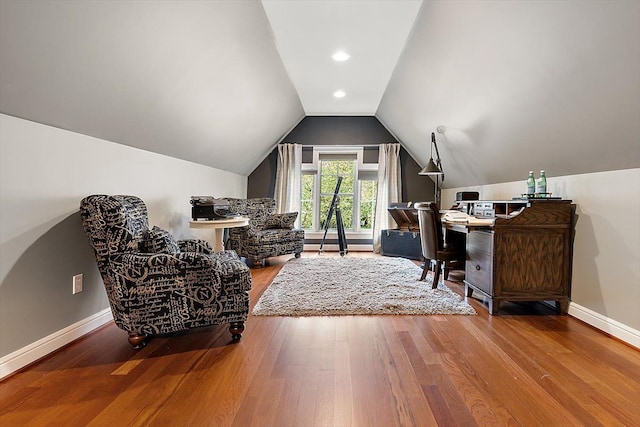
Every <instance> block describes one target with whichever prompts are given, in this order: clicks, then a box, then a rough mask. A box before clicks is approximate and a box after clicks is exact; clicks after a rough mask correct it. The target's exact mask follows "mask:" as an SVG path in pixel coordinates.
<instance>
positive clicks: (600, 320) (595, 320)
mask: <svg viewBox="0 0 640 427" xmlns="http://www.w3.org/2000/svg"><path fill="white" fill-rule="evenodd" d="M318 246H319V245H318ZM331 249H335V250H337V249H338V248H337V247H336V248H327V250H328V251H329V250H331ZM351 249H352V250H364V249H356V248H351ZM569 315H570V316H573V317H575V318H576V319H579V320H582V321H583V322H585V323H587V324H589V325H591V326H593V327H594V328H596V329H599V330H601V331H603V332H605V333H608V334H609V335H612V336H614V337H616V338H618V339H619V340H621V341H624V342H626V343H627V344H629V345H632V346H634V347H636V348H640V331H638V330H636V329H633V328H630V327H629V326H627V325H624V324H622V323H620V322H617V321H615V320H613V319H610V318H608V317H606V316H603V315H602V314H600V313H596V312H595V311H593V310H590V309H588V308H586V307H582V306H581V305H578V304H576V303H573V302H572V303H570V304H569ZM112 320H113V316H112V314H111V309H109V308H106V309H104V310H102V311H100V312H98V313H96V314H94V315H93V316H89V317H87V318H86V319H83V320H81V321H79V322H76V323H74V324H73V325H69V326H67V327H66V328H64V329H62V330H60V331H57V332H54V333H53V334H51V335H49V336H46V337H44V338H42V339H40V340H38V341H36V342H34V343H32V344H29V345H28V346H26V347H23V348H21V349H19V350H16V351H14V352H13V353H10V354H8V355H6V356H4V357H2V358H0V379H2V378H4V377H6V376H7V375H10V374H12V373H14V372H16V371H17V370H19V369H21V368H23V367H25V366H27V365H29V364H30V363H33V362H35V361H36V360H38V359H41V358H42V357H44V356H46V355H48V354H50V353H52V352H54V351H55V350H57V349H59V348H61V347H63V346H65V345H67V344H69V343H70V342H72V341H74V340H77V339H78V338H80V337H82V336H83V335H86V334H88V333H89V332H91V331H93V330H94V329H96V328H99V327H100V326H102V325H104V324H106V323H108V322H110V321H112Z"/></svg>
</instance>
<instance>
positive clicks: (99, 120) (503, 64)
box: [0, 0, 640, 187]
mask: <svg viewBox="0 0 640 427" xmlns="http://www.w3.org/2000/svg"><path fill="white" fill-rule="evenodd" d="M414 17H415V19H414ZM337 47H341V48H344V49H347V50H349V51H350V53H351V55H352V57H351V59H350V60H349V61H347V62H346V63H342V64H336V63H333V62H332V61H331V59H330V58H329V55H330V54H331V53H332V52H333V50H334V49H336V48H337ZM327 67H328V68H327ZM337 87H340V88H342V89H344V90H345V91H346V92H347V96H346V97H345V98H343V99H341V100H334V99H333V98H331V94H332V93H333V91H334V90H335V89H336V88H337ZM0 112H2V113H4V114H8V115H12V116H17V117H21V118H24V119H28V120H32V121H36V122H40V123H44V124H48V125H51V126H55V127H59V128H63V129H67V130H71V131H75V132H79V133H82V134H85V135H90V136H95V137H98V138H101V139H104V140H107V141H112V142H115V143H120V144H125V145H130V146H133V147H138V148H141V149H145V150H149V151H153V152H157V153H161V154H165V155H168V156H172V157H176V158H180V159H185V160H190V161H193V162H197V163H201V164H204V165H208V166H211V167H215V168H218V169H222V170H227V171H231V172H236V173H239V174H242V175H248V174H249V173H251V171H252V170H253V169H254V168H255V167H256V166H257V165H258V164H259V163H260V162H261V161H262V160H263V159H264V158H265V157H266V156H267V155H268V153H269V152H270V151H271V150H272V149H273V147H274V145H275V144H276V143H277V142H278V141H280V140H281V139H282V137H283V136H284V135H286V134H287V133H288V132H289V130H290V129H292V128H293V127H294V126H295V125H296V124H297V123H299V121H300V120H301V119H302V118H303V117H304V116H305V114H309V115H312V114H331V115H354V114H369V115H371V114H375V116H376V118H377V119H378V120H380V122H382V123H383V124H384V125H385V126H386V127H387V129H389V130H390V131H391V132H392V133H393V134H394V135H395V136H396V137H397V138H398V139H399V140H400V141H401V143H402V144H403V145H404V146H405V148H406V149H407V151H409V153H410V154H411V155H412V156H413V157H414V158H415V159H416V160H417V161H418V162H419V163H421V164H424V163H426V161H427V160H428V158H429V135H430V133H431V132H433V131H434V130H435V129H436V127H437V126H444V127H446V129H447V130H446V132H445V133H444V134H437V135H438V145H439V147H440V151H441V155H442V161H443V166H444V168H445V172H446V173H447V175H446V181H445V184H444V185H445V187H458V186H463V185H474V184H488V183H497V182H506V181H513V180H518V179H525V178H526V173H527V171H529V170H540V169H545V170H547V173H548V176H551V177H553V176H558V175H569V174H578V173H587V172H598V171H607V170H615V169H626V168H637V167H640V2H638V1H613V2H612V1H606V0H603V1H599V0H594V1H588V2H587V1H582V2H580V1H573V0H557V1H545V2H542V1H535V2H534V1H491V0H478V1H430V0H425V1H423V2H416V1H405V0H398V1H389V2H385V1H365V0H362V1H358V0H352V1H330V0H325V1H323V0H318V1H308V0H298V1H295V2H294V1H285V2H279V1H275V0H274V1H272V0H265V1H264V3H263V2H260V1H234V0H231V1H222V0H204V1H195V0H185V1H179V0H167V1H133V0H129V1H108V0H96V1H83V0H65V1H62V0H31V1H19V0H0Z"/></svg>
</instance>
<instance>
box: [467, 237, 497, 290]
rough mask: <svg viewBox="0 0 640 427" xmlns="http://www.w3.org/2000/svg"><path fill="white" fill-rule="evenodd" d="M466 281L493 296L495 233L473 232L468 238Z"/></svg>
mask: <svg viewBox="0 0 640 427" xmlns="http://www.w3.org/2000/svg"><path fill="white" fill-rule="evenodd" d="M465 280H466V281H467V282H469V283H471V284H472V285H474V286H475V287H477V288H478V289H481V290H483V291H484V292H486V293H487V294H489V295H493V294H494V292H493V233H489V232H484V231H473V232H471V233H469V235H468V236H467V262H466V264H465Z"/></svg>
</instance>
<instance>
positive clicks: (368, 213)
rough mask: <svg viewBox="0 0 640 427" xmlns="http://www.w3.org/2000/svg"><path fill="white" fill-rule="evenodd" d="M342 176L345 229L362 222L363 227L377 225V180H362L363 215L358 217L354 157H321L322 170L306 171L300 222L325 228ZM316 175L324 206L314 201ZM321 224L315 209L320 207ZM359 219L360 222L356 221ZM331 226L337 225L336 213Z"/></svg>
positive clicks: (307, 227)
mask: <svg viewBox="0 0 640 427" xmlns="http://www.w3.org/2000/svg"><path fill="white" fill-rule="evenodd" d="M339 176H341V177H342V184H341V185H340V190H339V194H338V195H339V197H340V212H341V214H342V222H343V225H344V228H345V230H354V229H356V226H359V229H361V230H371V229H372V228H373V219H374V215H375V204H376V203H375V201H376V196H377V182H376V181H360V183H359V184H360V186H359V193H358V194H357V196H358V197H357V199H358V201H359V204H360V206H359V210H360V215H359V216H360V218H359V220H358V219H357V218H354V213H355V209H354V208H355V206H354V200H355V199H356V197H355V196H356V194H355V192H356V191H357V188H358V186H357V185H356V184H357V183H358V182H357V181H356V162H355V161H354V160H321V161H320V171H319V174H318V175H315V174H303V175H302V187H301V193H300V202H301V203H300V223H301V226H302V227H303V228H305V229H307V230H314V229H316V230H323V229H324V222H325V221H326V219H327V215H328V213H329V208H330V207H331V201H332V200H333V194H334V192H335V189H336V183H337V182H338V177H339ZM316 179H319V180H320V181H319V189H320V194H319V202H320V206H319V207H318V206H315V204H314V200H315V199H314V192H315V185H316ZM318 208H319V212H317V218H318V220H319V223H318V224H314V213H316V212H315V211H314V209H318ZM356 220H357V221H358V222H356ZM329 228H330V229H335V228H337V224H336V217H335V214H334V215H332V218H331V222H330V223H329Z"/></svg>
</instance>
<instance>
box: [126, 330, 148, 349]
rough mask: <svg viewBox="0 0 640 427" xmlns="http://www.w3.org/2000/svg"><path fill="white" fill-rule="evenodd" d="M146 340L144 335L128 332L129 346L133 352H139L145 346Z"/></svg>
mask: <svg viewBox="0 0 640 427" xmlns="http://www.w3.org/2000/svg"><path fill="white" fill-rule="evenodd" d="M146 339H147V336H146V335H145V334H139V333H137V332H129V344H131V345H132V346H133V348H134V349H135V350H139V349H141V348H142V347H144V346H145V345H146V344H147V342H146Z"/></svg>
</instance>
